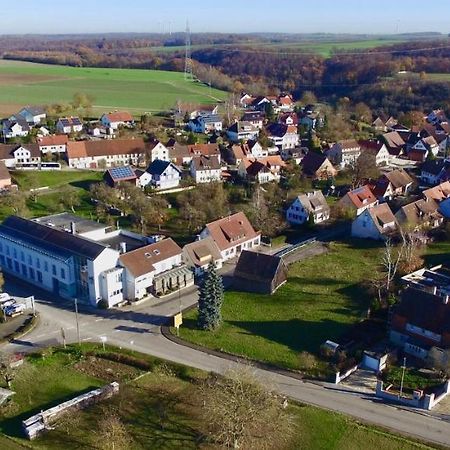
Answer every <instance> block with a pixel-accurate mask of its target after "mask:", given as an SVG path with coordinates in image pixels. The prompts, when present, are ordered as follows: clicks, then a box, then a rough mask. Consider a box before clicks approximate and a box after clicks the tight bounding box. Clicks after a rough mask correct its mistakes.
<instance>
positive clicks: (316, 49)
mask: <svg viewBox="0 0 450 450" xmlns="http://www.w3.org/2000/svg"><path fill="white" fill-rule="evenodd" d="M401 42H404V41H403V40H400V39H398V40H397V39H369V40H364V39H356V40H336V41H328V40H317V41H304V42H275V43H270V42H254V43H252V42H250V43H242V44H225V45H224V44H217V45H214V44H211V45H206V44H204V45H193V46H192V50H193V51H195V50H203V49H206V48H208V49H210V48H211V49H218V50H219V49H229V50H234V49H239V48H240V47H243V48H244V49H245V48H246V47H249V48H250V47H252V48H255V47H256V48H260V49H261V50H262V49H264V50H273V51H274V52H275V51H280V50H286V51H298V52H308V53H315V54H317V55H321V56H323V57H324V58H329V57H330V56H331V54H332V52H333V51H334V50H340V51H342V50H348V51H352V50H368V49H372V48H377V47H383V46H387V45H394V44H399V43H401ZM140 51H141V52H155V53H175V52H184V51H185V47H184V46H173V47H170V46H168V47H145V48H142V49H140Z"/></svg>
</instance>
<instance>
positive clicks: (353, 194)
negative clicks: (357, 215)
mask: <svg viewBox="0 0 450 450" xmlns="http://www.w3.org/2000/svg"><path fill="white" fill-rule="evenodd" d="M345 196H346V197H347V198H348V199H349V200H350V202H351V203H352V204H353V206H354V207H355V208H356V209H359V208H362V207H364V206H367V205H373V204H374V203H377V201H378V200H377V198H376V197H375V195H374V194H373V192H372V190H371V189H370V187H369V186H367V185H365V186H361V187H359V188H357V189H353V190H352V191H349V192H347V194H345Z"/></svg>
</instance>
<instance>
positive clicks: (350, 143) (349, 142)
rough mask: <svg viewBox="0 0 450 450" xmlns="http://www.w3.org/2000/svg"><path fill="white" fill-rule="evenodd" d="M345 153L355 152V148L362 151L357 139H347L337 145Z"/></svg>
mask: <svg viewBox="0 0 450 450" xmlns="http://www.w3.org/2000/svg"><path fill="white" fill-rule="evenodd" d="M337 144H338V145H339V146H340V147H341V149H342V150H343V151H345V150H353V149H355V148H357V149H360V145H359V143H358V141H357V140H356V139H346V140H344V141H339V142H338V143H337Z"/></svg>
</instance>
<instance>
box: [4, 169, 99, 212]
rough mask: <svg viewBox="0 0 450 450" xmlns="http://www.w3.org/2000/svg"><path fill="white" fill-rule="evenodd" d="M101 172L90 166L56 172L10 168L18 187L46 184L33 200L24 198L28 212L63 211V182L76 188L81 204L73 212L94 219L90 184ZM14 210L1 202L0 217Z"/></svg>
mask: <svg viewBox="0 0 450 450" xmlns="http://www.w3.org/2000/svg"><path fill="white" fill-rule="evenodd" d="M102 177H103V173H102V172H95V171H90V170H80V171H55V172H44V171H43V172H38V171H33V172H26V171H15V172H12V178H13V180H14V182H15V183H17V184H18V185H19V188H20V189H21V190H28V189H30V187H31V186H33V188H38V187H49V188H50V189H49V190H48V191H42V192H41V193H39V195H38V196H37V199H36V201H33V200H31V199H28V200H27V207H28V209H29V216H31V217H39V216H45V215H48V214H56V213H60V212H63V211H65V208H64V206H63V205H62V204H61V195H62V193H63V192H64V191H63V188H64V187H65V186H67V185H68V186H72V187H73V188H75V189H76V191H77V194H78V196H79V199H80V205H79V206H76V207H75V212H76V214H78V215H80V216H83V217H86V218H94V219H95V208H94V205H93V204H92V203H91V201H90V195H89V186H90V185H91V184H92V183H96V182H98V181H100V180H101V179H102ZM11 214H13V210H12V208H8V207H6V206H0V221H1V220H3V219H5V218H6V217H8V216H9V215H11Z"/></svg>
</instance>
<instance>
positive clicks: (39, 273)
mask: <svg viewBox="0 0 450 450" xmlns="http://www.w3.org/2000/svg"><path fill="white" fill-rule="evenodd" d="M36 275H37V280H38V281H39V283H42V272H41V271H39V270H37V271H36Z"/></svg>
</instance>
